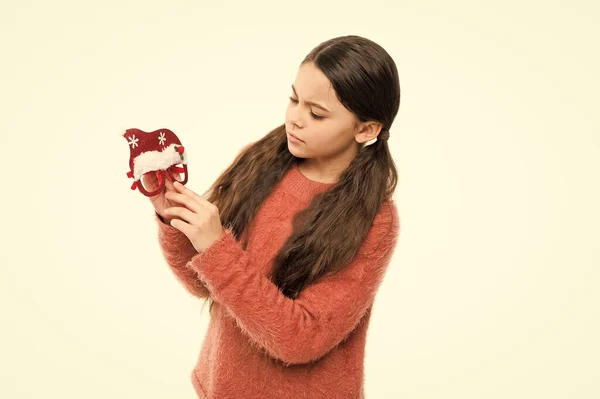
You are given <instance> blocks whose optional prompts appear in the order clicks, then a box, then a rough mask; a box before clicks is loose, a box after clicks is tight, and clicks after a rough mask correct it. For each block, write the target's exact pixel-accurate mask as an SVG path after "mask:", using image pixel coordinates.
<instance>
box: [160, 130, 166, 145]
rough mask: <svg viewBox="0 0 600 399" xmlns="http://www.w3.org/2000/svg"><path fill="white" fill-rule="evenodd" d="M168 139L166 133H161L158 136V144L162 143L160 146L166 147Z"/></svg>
mask: <svg viewBox="0 0 600 399" xmlns="http://www.w3.org/2000/svg"><path fill="white" fill-rule="evenodd" d="M166 139H167V138H166V137H165V132H160V135H159V136H158V142H159V143H160V145H162V146H164V145H165V140H166Z"/></svg>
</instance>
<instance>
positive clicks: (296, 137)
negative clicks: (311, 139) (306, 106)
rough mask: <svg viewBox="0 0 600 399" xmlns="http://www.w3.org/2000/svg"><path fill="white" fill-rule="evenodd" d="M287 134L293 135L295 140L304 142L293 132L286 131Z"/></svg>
mask: <svg viewBox="0 0 600 399" xmlns="http://www.w3.org/2000/svg"><path fill="white" fill-rule="evenodd" d="M287 134H289V135H290V136H292V137H294V138H295V139H296V140H299V141H302V142H303V143H304V140H301V139H299V138H298V136H296V135H294V134H292V133H290V132H287Z"/></svg>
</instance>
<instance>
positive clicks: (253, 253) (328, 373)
mask: <svg viewBox="0 0 600 399" xmlns="http://www.w3.org/2000/svg"><path fill="white" fill-rule="evenodd" d="M331 186H332V184H328V183H320V182H316V181H314V180H310V179H308V178H307V177H306V176H304V175H303V174H302V173H301V172H300V170H299V169H298V166H297V164H296V165H295V166H294V167H293V168H292V169H290V171H289V172H288V173H287V174H286V175H285V176H284V178H283V179H282V180H281V181H280V182H279V183H278V185H277V186H275V188H274V189H273V191H272V192H271V194H270V195H269V197H268V198H267V199H266V200H265V201H264V203H263V204H262V206H261V207H260V209H259V211H258V213H257V215H256V216H255V218H254V219H253V220H252V222H251V223H250V225H249V242H248V247H247V249H246V250H243V249H242V244H241V243H240V242H238V241H237V240H236V239H235V237H234V236H233V234H232V232H231V230H229V229H227V230H226V231H225V233H224V234H223V235H222V236H221V238H220V239H219V240H217V241H216V242H215V243H213V244H212V245H211V246H210V247H209V248H207V249H206V250H205V251H204V252H202V253H197V252H196V251H195V249H194V248H193V246H192V245H191V243H190V242H189V240H188V239H187V237H186V236H185V235H183V234H182V233H180V232H179V230H177V229H175V228H174V227H172V226H170V225H168V224H165V223H163V222H162V221H161V220H160V218H159V217H158V216H156V221H157V222H158V226H159V227H158V237H159V244H160V247H161V249H162V251H163V253H164V256H165V259H166V261H167V263H168V265H169V266H170V268H171V269H172V271H173V272H174V273H175V275H176V277H177V278H178V280H179V281H180V282H181V283H182V284H183V286H184V287H185V288H186V289H187V290H188V291H189V292H190V293H191V294H193V295H194V296H196V297H199V298H207V297H209V296H211V297H212V298H213V299H214V301H215V304H214V308H213V310H212V312H211V314H210V322H209V326H208V330H207V333H206V336H205V338H204V341H203V343H202V348H201V351H200V354H199V357H198V361H197V363H196V365H195V367H194V369H193V370H192V373H191V382H192V384H193V387H194V389H195V390H196V392H197V394H198V396H199V397H200V398H216V399H230V398H231V399H259V398H260V399H269V398H286V399H287V398H289V399H293V398H304V399H320V398H323V399H325V398H326V399H337V398H339V399H342V398H343V399H349V398H363V397H364V389H363V386H364V385H363V382H364V372H363V369H364V355H365V342H366V336H367V328H368V325H369V319H370V314H371V309H372V306H373V302H374V299H375V294H376V292H377V289H378V287H379V285H380V283H381V281H382V279H383V277H384V274H385V271H386V269H387V266H388V264H389V261H390V258H391V257H392V254H393V252H394V248H395V246H396V242H397V238H398V233H399V217H398V213H397V209H396V206H395V205H394V203H393V201H391V199H388V200H386V202H385V203H384V204H383V206H382V207H381V210H380V212H379V213H378V214H377V216H376V218H375V220H374V222H373V225H372V227H371V229H370V231H369V233H368V235H367V237H366V238H365V240H364V241H363V245H362V247H361V249H360V250H359V252H358V254H357V255H356V257H355V258H354V260H353V261H352V262H349V264H348V265H347V266H346V268H345V269H343V270H342V271H341V272H339V273H337V274H336V275H333V276H329V277H326V278H323V279H321V280H318V281H317V282H316V283H314V284H312V285H309V286H308V287H306V288H305V289H304V290H303V291H302V292H301V294H300V295H299V297H298V298H296V299H295V300H292V299H289V298H287V297H286V296H284V295H283V294H282V293H281V292H280V291H279V290H278V289H277V286H275V285H274V284H273V283H272V282H271V281H270V280H269V279H268V278H267V277H266V274H267V272H268V271H269V269H270V265H271V261H272V259H273V257H274V256H275V254H276V253H277V251H278V250H279V248H280V247H281V246H282V244H283V243H284V242H285V240H286V239H287V237H288V236H289V235H290V234H291V232H292V224H291V220H292V216H293V214H294V213H296V212H297V211H299V210H301V209H302V208H306V207H307V206H308V205H309V203H310V201H311V199H312V197H313V196H314V195H315V194H316V193H318V192H321V191H324V190H327V189H328V188H330V187H331Z"/></svg>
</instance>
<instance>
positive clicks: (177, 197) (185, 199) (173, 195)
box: [165, 191, 202, 213]
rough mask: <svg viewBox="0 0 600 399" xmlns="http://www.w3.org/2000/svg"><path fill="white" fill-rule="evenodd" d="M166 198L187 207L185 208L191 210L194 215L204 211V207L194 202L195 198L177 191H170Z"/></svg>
mask: <svg viewBox="0 0 600 399" xmlns="http://www.w3.org/2000/svg"><path fill="white" fill-rule="evenodd" d="M165 198H166V199H168V200H171V201H174V202H177V203H179V204H182V205H185V207H186V208H187V209H189V210H191V211H192V212H194V213H199V212H200V211H201V210H202V207H201V205H200V204H198V203H197V202H196V201H194V199H193V198H191V197H189V196H187V195H184V194H181V193H178V192H177V191H169V192H167V193H166V194H165Z"/></svg>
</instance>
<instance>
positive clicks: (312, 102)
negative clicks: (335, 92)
mask: <svg viewBox="0 0 600 399" xmlns="http://www.w3.org/2000/svg"><path fill="white" fill-rule="evenodd" d="M292 90H293V91H294V94H295V95H296V97H298V94H297V93H296V88H295V87H294V84H293V83H292ZM306 103H308V104H311V105H314V106H315V107H318V108H321V109H322V110H323V111H325V112H331V111H330V110H328V109H327V108H325V107H324V106H322V105H321V104H317V103H316V102H314V101H306Z"/></svg>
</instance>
